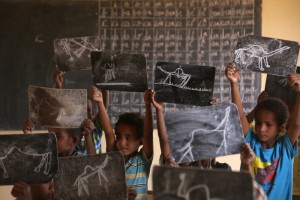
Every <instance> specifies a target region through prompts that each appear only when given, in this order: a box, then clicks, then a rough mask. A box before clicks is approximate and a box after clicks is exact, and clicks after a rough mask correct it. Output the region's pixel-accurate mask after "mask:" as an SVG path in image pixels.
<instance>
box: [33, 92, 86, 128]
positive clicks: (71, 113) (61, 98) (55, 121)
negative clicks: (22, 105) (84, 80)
mask: <svg viewBox="0 0 300 200" xmlns="http://www.w3.org/2000/svg"><path fill="white" fill-rule="evenodd" d="M28 98H29V116H30V118H31V119H32V121H33V123H36V124H40V125H42V126H45V127H60V128H78V127H80V126H81V123H82V122H83V120H84V119H85V118H86V117H87V91H86V90H84V89H54V88H45V87H37V86H29V87H28Z"/></svg>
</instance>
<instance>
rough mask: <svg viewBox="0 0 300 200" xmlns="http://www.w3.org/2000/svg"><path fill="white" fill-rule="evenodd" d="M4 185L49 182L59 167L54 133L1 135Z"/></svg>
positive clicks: (0, 182) (0, 170)
mask: <svg viewBox="0 0 300 200" xmlns="http://www.w3.org/2000/svg"><path fill="white" fill-rule="evenodd" d="M0 146H1V148H0V185H12V184H14V183H16V182H18V181H24V182H26V183H28V184H33V183H46V182H48V181H50V180H51V179H52V178H53V177H54V175H55V174H56V173H57V170H58V162H57V143H56V137H55V135H54V134H52V133H39V134H13V135H0Z"/></svg>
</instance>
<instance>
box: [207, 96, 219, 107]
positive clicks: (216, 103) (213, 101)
mask: <svg viewBox="0 0 300 200" xmlns="http://www.w3.org/2000/svg"><path fill="white" fill-rule="evenodd" d="M209 103H210V105H213V106H215V105H218V104H219V101H218V99H216V98H212V99H211V100H210V102H209Z"/></svg>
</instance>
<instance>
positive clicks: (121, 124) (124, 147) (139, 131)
mask: <svg viewBox="0 0 300 200" xmlns="http://www.w3.org/2000/svg"><path fill="white" fill-rule="evenodd" d="M143 128H144V119H143V117H142V116H141V115H140V114H138V113H125V114H122V115H120V116H119V119H118V121H117V123H116V127H115V134H116V145H117V148H118V150H119V151H121V152H122V154H123V156H124V157H125V160H128V159H129V158H130V157H131V156H132V155H133V154H134V153H135V152H136V151H137V150H138V148H139V146H140V145H141V144H142V138H143Z"/></svg>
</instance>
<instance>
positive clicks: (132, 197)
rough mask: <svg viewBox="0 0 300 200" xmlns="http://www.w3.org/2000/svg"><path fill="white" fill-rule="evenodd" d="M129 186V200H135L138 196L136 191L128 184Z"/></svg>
mask: <svg viewBox="0 0 300 200" xmlns="http://www.w3.org/2000/svg"><path fill="white" fill-rule="evenodd" d="M126 188H127V195H128V200H135V198H136V191H135V189H134V188H130V187H128V186H126Z"/></svg>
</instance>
